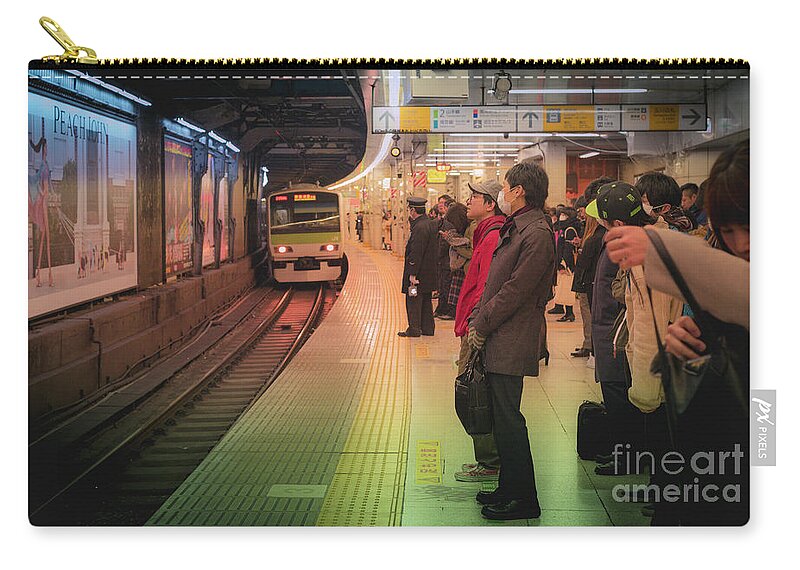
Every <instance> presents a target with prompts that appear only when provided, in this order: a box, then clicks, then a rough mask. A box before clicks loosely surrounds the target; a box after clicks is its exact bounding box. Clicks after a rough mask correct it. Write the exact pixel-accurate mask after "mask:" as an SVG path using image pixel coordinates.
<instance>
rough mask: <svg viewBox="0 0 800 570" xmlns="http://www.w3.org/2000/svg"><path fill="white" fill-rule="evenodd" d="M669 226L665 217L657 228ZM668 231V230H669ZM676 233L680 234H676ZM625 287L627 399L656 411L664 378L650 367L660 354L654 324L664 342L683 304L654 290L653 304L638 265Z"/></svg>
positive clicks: (662, 391)
mask: <svg viewBox="0 0 800 570" xmlns="http://www.w3.org/2000/svg"><path fill="white" fill-rule="evenodd" d="M662 223H663V227H665V228H666V227H667V224H666V223H665V222H664V221H663V219H662V218H659V219H658V222H656V224H655V225H656V226H657V227H658V226H660V225H661V224H662ZM667 231H669V230H667ZM675 233H677V232H675ZM626 282H627V284H626V287H625V309H626V313H625V319H626V322H627V325H628V345H627V346H626V347H625V354H626V356H627V357H628V365H629V366H630V370H631V387H630V388H629V389H628V399H629V400H630V401H631V403H632V404H633V405H634V406H636V407H637V408H639V409H640V410H641V411H643V412H645V413H650V412H653V411H655V410H656V408H658V407H659V406H660V405H661V404H662V403H663V402H664V388H663V387H662V386H661V379H660V378H659V377H658V376H656V375H655V374H652V373H651V372H650V364H651V363H652V362H653V358H654V357H655V356H656V354H658V342H657V341H656V333H655V325H654V321H653V316H654V315H655V323H656V324H657V325H658V332H659V334H660V335H661V338H662V341H663V338H664V335H666V333H667V326H669V324H670V323H672V322H675V321H676V320H677V319H678V317H680V316H681V312H682V311H683V302H682V301H681V300H680V299H676V298H675V297H671V296H669V295H667V294H665V293H661V292H659V291H653V292H652V295H653V302H652V304H651V303H650V298H649V297H648V295H647V285H646V283H645V273H644V268H642V266H640V265H638V266H636V267H632V268H631V269H630V270H628V271H627V279H626Z"/></svg>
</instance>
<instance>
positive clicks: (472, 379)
mask: <svg viewBox="0 0 800 570" xmlns="http://www.w3.org/2000/svg"><path fill="white" fill-rule="evenodd" d="M481 354H482V353H481V352H480V351H473V352H472V354H471V355H470V359H469V362H468V363H467V368H466V370H464V372H463V373H462V374H459V375H458V376H456V383H455V405H456V415H457V416H458V419H459V420H461V425H463V426H464V429H465V430H466V432H467V433H468V434H470V435H484V434H487V433H492V396H491V393H490V391H489V383H488V382H487V381H486V371H485V370H484V368H483V357H482V355H481Z"/></svg>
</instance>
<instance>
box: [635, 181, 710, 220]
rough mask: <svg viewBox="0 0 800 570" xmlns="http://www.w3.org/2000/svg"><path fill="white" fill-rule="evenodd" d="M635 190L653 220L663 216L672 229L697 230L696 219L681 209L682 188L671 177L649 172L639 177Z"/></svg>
mask: <svg viewBox="0 0 800 570" xmlns="http://www.w3.org/2000/svg"><path fill="white" fill-rule="evenodd" d="M634 188H636V190H638V191H639V194H640V195H641V197H642V207H643V208H644V211H645V213H646V214H647V215H648V216H650V217H651V218H653V219H656V218H658V216H661V217H662V218H664V221H665V222H667V224H668V225H669V227H670V229H673V230H678V231H681V232H690V231H692V230H693V229H696V228H697V224H696V222H695V221H694V218H693V217H692V216H688V215H686V212H684V211H683V209H682V208H681V197H682V194H681V188H680V186H678V183H677V182H675V179H674V178H672V177H671V176H667V175H666V174H664V173H663V172H647V173H645V174H642V176H640V177H639V180H637V181H636V184H635V185H634Z"/></svg>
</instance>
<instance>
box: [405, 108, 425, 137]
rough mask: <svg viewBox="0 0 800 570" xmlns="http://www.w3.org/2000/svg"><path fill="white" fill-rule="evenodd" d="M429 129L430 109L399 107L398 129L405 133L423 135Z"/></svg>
mask: <svg viewBox="0 0 800 570" xmlns="http://www.w3.org/2000/svg"><path fill="white" fill-rule="evenodd" d="M430 127H431V109H430V107H400V129H401V130H402V131H403V132H406V133H424V132H427V131H429V130H430Z"/></svg>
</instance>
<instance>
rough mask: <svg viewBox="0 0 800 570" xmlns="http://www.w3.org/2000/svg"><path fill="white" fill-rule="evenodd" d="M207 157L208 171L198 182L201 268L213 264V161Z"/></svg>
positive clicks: (209, 156) (211, 157)
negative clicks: (201, 245) (202, 231)
mask: <svg viewBox="0 0 800 570" xmlns="http://www.w3.org/2000/svg"><path fill="white" fill-rule="evenodd" d="M215 160H217V159H216V157H214V156H213V155H211V154H209V155H208V170H206V173H205V174H204V175H203V178H202V179H201V181H200V221H201V222H202V223H203V227H204V228H205V233H204V234H203V266H204V267H205V266H207V265H211V264H212V263H214V161H215Z"/></svg>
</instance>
